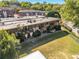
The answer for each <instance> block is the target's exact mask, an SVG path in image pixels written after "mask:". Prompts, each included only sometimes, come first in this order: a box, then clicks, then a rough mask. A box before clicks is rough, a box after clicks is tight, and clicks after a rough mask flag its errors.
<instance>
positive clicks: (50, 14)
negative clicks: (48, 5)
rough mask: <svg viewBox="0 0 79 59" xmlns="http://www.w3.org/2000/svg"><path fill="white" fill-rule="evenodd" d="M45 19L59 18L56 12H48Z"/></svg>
mask: <svg viewBox="0 0 79 59" xmlns="http://www.w3.org/2000/svg"><path fill="white" fill-rule="evenodd" d="M47 17H57V18H61V16H60V14H59V12H56V11H49V12H48V14H47Z"/></svg>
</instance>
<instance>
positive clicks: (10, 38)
mask: <svg viewBox="0 0 79 59" xmlns="http://www.w3.org/2000/svg"><path fill="white" fill-rule="evenodd" d="M0 37H2V38H1V39H0V59H17V50H16V45H17V44H18V42H19V41H17V40H16V38H15V36H14V35H13V34H12V35H10V34H8V33H7V32H6V31H1V32H0Z"/></svg>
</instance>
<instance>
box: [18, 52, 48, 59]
mask: <svg viewBox="0 0 79 59" xmlns="http://www.w3.org/2000/svg"><path fill="white" fill-rule="evenodd" d="M20 59H46V58H45V57H44V56H43V54H42V53H41V52H40V51H36V52H33V53H31V54H29V55H28V56H25V57H23V58H20Z"/></svg>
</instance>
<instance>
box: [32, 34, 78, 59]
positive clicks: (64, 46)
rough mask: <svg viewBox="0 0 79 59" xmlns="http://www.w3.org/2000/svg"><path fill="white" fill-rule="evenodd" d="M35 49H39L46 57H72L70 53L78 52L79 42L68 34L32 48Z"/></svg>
mask: <svg viewBox="0 0 79 59" xmlns="http://www.w3.org/2000/svg"><path fill="white" fill-rule="evenodd" d="M36 50H39V51H41V52H42V53H43V54H44V56H46V57H47V59H73V58H72V55H76V54H79V44H78V43H77V42H76V41H75V39H73V38H72V37H71V36H70V34H68V35H67V36H64V37H61V38H57V39H56V40H53V41H50V42H48V43H47V44H44V45H42V46H39V47H36V48H34V49H32V51H36Z"/></svg>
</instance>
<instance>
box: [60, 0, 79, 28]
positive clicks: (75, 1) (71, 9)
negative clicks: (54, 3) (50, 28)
mask: <svg viewBox="0 0 79 59" xmlns="http://www.w3.org/2000/svg"><path fill="white" fill-rule="evenodd" d="M61 15H62V18H63V19H65V20H69V21H72V22H74V23H75V26H77V27H79V0H65V4H64V5H63V7H62V8H61Z"/></svg>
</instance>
